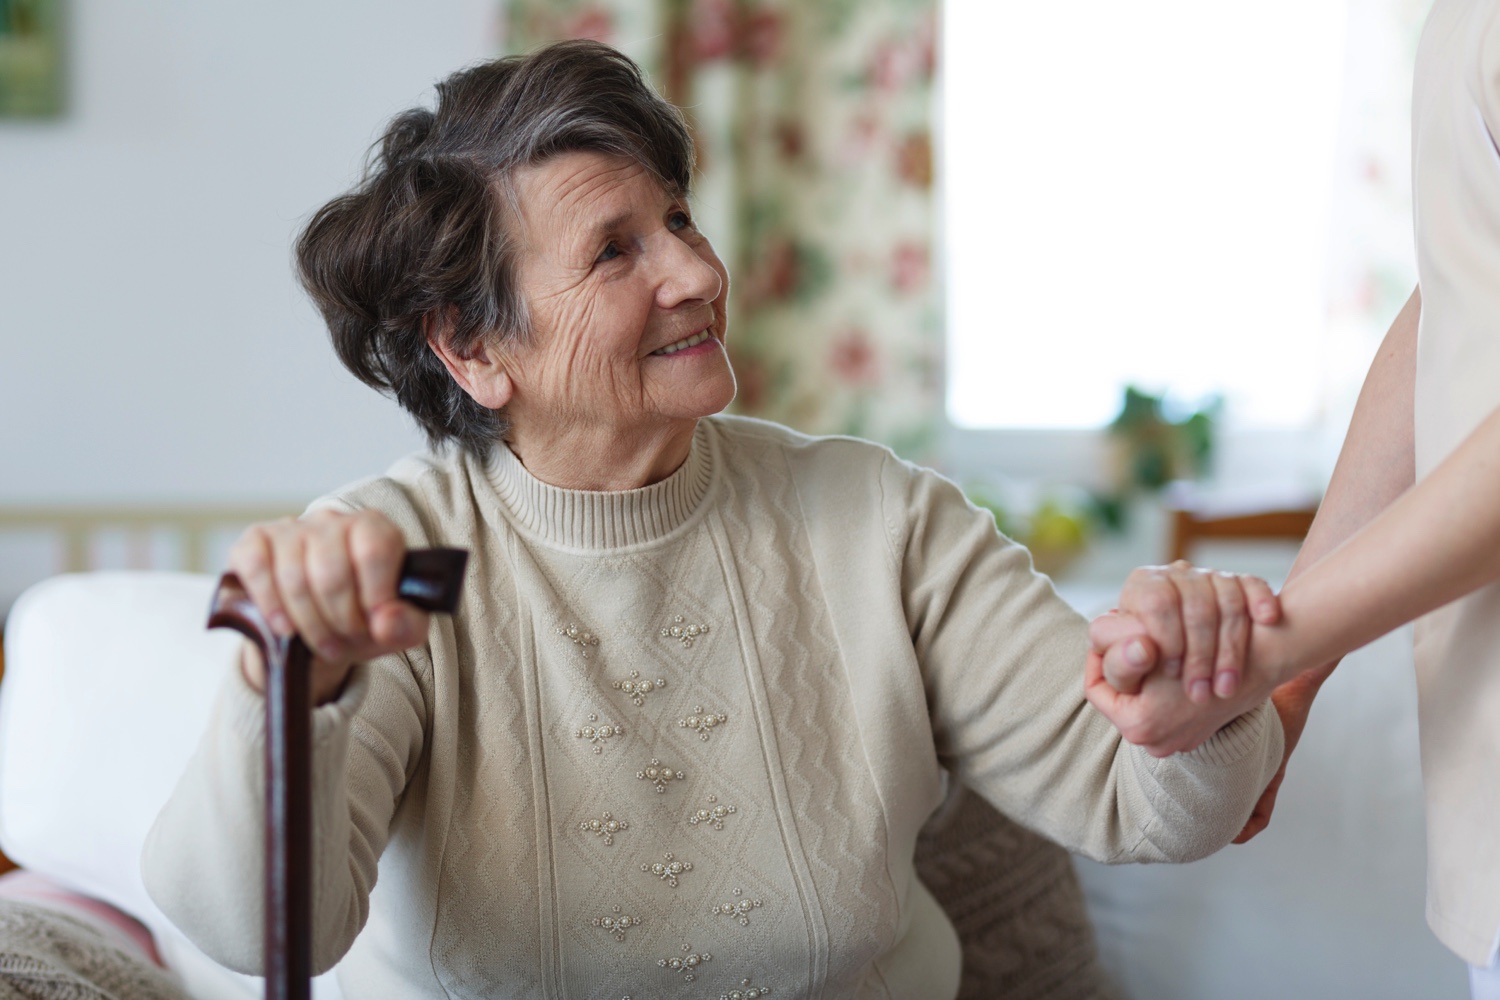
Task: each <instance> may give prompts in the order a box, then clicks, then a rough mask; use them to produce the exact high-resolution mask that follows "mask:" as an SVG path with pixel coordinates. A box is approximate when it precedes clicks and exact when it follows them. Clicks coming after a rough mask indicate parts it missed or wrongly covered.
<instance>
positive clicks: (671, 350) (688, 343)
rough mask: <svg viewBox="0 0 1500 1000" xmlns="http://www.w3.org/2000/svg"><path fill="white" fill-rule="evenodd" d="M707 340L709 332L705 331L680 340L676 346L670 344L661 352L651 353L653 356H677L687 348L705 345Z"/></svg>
mask: <svg viewBox="0 0 1500 1000" xmlns="http://www.w3.org/2000/svg"><path fill="white" fill-rule="evenodd" d="M707 339H708V331H707V330H704V331H703V332H702V333H695V334H693V335H692V336H691V337H684V338H683V339H681V340H679V341H678V342H677V343H675V344H668V345H667V346H666V347H663V348H662V349H661V350H659V351H652V352H651V353H652V354H676V353H677V352H678V351H681V350H683V349H685V348H688V347H697V346H698V345H699V344H701V343H703V342H704V341H705V340H707Z"/></svg>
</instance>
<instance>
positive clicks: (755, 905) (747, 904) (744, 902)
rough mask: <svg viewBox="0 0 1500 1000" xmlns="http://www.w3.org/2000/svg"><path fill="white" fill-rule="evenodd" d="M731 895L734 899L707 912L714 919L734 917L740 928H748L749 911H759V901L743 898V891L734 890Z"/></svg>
mask: <svg viewBox="0 0 1500 1000" xmlns="http://www.w3.org/2000/svg"><path fill="white" fill-rule="evenodd" d="M732 895H733V896H734V897H735V898H734V899H732V900H730V901H729V902H727V903H720V904H719V905H718V906H715V907H714V908H713V909H711V910H709V911H708V912H709V913H712V914H713V915H714V916H716V917H734V918H735V920H736V921H737V922H738V923H739V925H740V926H741V927H749V926H750V911H751V910H758V909H760V900H758V899H750V898H749V897H748V896H745V894H744V890H743V889H735V890H734V891H733V893H732Z"/></svg>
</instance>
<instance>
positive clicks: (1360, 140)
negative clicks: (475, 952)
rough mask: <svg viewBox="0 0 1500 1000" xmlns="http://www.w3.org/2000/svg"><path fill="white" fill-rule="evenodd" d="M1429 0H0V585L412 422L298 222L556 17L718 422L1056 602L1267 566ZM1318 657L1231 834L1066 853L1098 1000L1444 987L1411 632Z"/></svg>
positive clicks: (308, 484)
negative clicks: (295, 245)
mask: <svg viewBox="0 0 1500 1000" xmlns="http://www.w3.org/2000/svg"><path fill="white" fill-rule="evenodd" d="M1427 6H1428V3H1426V2H1424V0H1257V2H1255V3H1247V2H1243V0H1239V2H1218V0H1148V2H1145V3H1137V4H1119V3H1112V2H1109V0H1077V2H1073V3H1066V4H1063V3H1053V2H1044V0H428V2H425V3H422V4H415V3H410V2H396V0H317V2H311V3H309V2H297V3H293V2H290V0H262V2H260V3H255V4H226V3H195V2H190V0H108V2H106V0H0V619H3V615H4V611H5V609H7V608H8V607H9V606H10V605H11V603H12V602H13V601H14V600H15V599H16V597H17V596H18V595H19V594H20V593H21V592H22V591H23V590H25V589H26V588H27V587H28V586H30V585H32V584H34V583H36V582H38V581H40V580H42V579H44V578H46V577H49V576H51V575H53V574H56V573H59V572H63V571H68V570H80V569H113V568H126V567H131V568H158V569H174V568H189V569H196V570H201V571H216V568H217V567H219V566H220V565H221V564H222V562H223V555H224V551H225V549H226V548H227V546H228V544H229V542H230V541H231V540H232V539H233V538H234V536H235V534H236V533H237V532H238V530H239V529H240V528H241V527H242V526H243V525H244V524H245V523H247V522H248V521H250V520H254V519H260V518H264V517H268V516H279V515H283V514H295V513H297V512H299V511H300V510H301V509H302V508H303V506H304V505H305V504H306V503H307V502H308V501H309V500H310V499H312V498H314V497H316V496H318V495H320V494H322V493H324V492H327V491H328V490H330V489H332V488H334V487H336V486H339V485H341V484H343V483H346V482H348V481H350V480H352V479H355V478H358V477H361V476H366V475H370V474H372V473H376V472H378V471H379V470H382V469H384V468H385V467H386V466H387V465H388V464H389V463H390V462H391V461H393V460H394V459H396V458H397V457H399V456H400V455H402V454H404V453H407V452H409V451H412V450H415V449H417V448H420V447H421V446H422V440H421V437H420V435H419V434H418V433H417V432H416V430H415V428H414V427H413V426H412V424H411V423H410V422H409V421H408V420H407V419H406V418H405V417H404V416H403V415H402V413H401V412H400V411H399V410H398V408H397V407H396V406H395V404H394V403H392V402H390V401H388V400H385V399H382V398H381V397H380V396H378V395H377V394H376V393H374V392H372V391H371V390H369V389H367V388H366V387H364V386H362V385H360V384H358V383H357V382H356V381H355V380H354V379H353V378H352V377H351V376H350V375H348V374H347V373H345V372H344V371H343V370H342V368H341V367H340V365H339V363H338V361H337V359H336V358H335V357H334V355H333V352H332V351H331V350H330V348H329V346H328V343H327V338H326V335H325V333H324V330H323V328H322V324H321V321H320V320H319V318H318V316H317V315H316V313H315V312H314V310H313V308H312V306H311V305H310V304H309V303H308V301H307V300H306V299H305V297H304V296H303V294H302V293H301V291H300V289H299V288H298V287H297V284H296V282H295V280H294V278H293V274H292V267H291V252H290V245H291V241H292V239H293V237H294V234H295V233H296V232H297V231H298V229H299V227H300V226H301V225H302V224H303V223H304V222H305V221H306V219H307V218H308V217H309V215H310V213H311V212H312V211H313V210H314V209H315V208H316V207H317V206H319V205H321V204H322V203H323V202H324V201H326V200H327V199H328V198H330V197H332V196H333V195H334V194H336V193H338V192H341V191H343V190H345V189H346V188H347V187H349V186H350V184H351V183H352V182H353V181H354V180H355V179H356V178H357V177H358V175H359V171H360V168H361V165H362V162H363V156H364V153H365V151H366V150H367V149H368V147H369V146H370V144H371V142H372V141H373V140H374V139H375V138H376V135H377V132H378V130H379V128H380V126H381V124H382V123H383V122H384V121H385V120H386V119H388V118H389V117H390V116H391V115H392V114H394V113H395V112H397V111H400V110H402V109H404V108H406V107H408V106H411V105H413V104H416V103H423V102H427V101H430V98H431V86H432V84H433V83H434V82H435V81H436V80H438V79H439V78H441V77H443V76H445V75H446V74H448V73H449V72H451V71H452V70H453V69H455V68H456V67H459V66H462V65H464V64H467V63H470V62H473V61H475V60H479V59H482V58H486V57H490V56H493V55H496V54H500V53H504V52H508V51H525V50H527V49H529V48H531V47H534V46H536V45H538V44H541V43H544V42H547V41H551V40H554V39H558V38H563V37H577V36H587V37H594V38H599V39H602V40H605V41H609V42H611V43H613V44H615V45H617V46H619V47H620V48H622V49H624V50H625V51H626V52H627V53H629V54H630V55H631V56H633V57H634V58H636V59H637V60H638V61H640V62H641V64H642V65H643V66H644V67H645V68H646V70H647V71H648V73H649V74H650V76H651V78H652V79H653V81H654V82H655V83H656V84H657V86H658V87H659V88H660V89H661V90H662V91H663V92H664V93H665V94H666V95H667V96H668V97H669V98H671V99H672V100H674V101H675V102H677V103H678V104H679V105H680V106H682V107H683V108H684V109H685V110H686V111H687V113H688V116H689V118H690V121H691V124H692V127H693V130H694V133H695V137H696V139H697V142H698V147H699V154H700V165H699V166H700V171H699V176H698V178H697V180H696V185H697V189H696V193H695V201H696V211H697V214H698V222H699V225H700V226H701V227H702V228H703V229H704V230H705V231H706V232H707V233H708V235H709V236H710V238H711V239H712V240H713V242H714V244H715V246H716V247H717V248H718V250H719V252H720V254H721V255H722V256H723V257H724V258H725V261H726V263H727V264H728V265H729V269H730V272H731V274H732V275H733V277H734V291H733V295H732V297H731V309H732V315H731V320H730V348H731V354H732V356H733V359H734V364H735V369H736V372H737V375H738V379H739V398H738V401H737V402H736V409H737V410H738V411H739V412H742V413H746V414H751V415H757V416H764V417H767V418H769V419H773V420H777V421H781V422H784V423H787V424H789V425H791V426H793V427H795V428H798V429H800V430H803V431H807V432H810V433H820V434H822V433H837V434H854V435H858V436H861V437H867V438H872V439H875V440H878V441H882V442H884V443H886V444H888V445H890V446H891V447H892V448H894V449H895V450H896V451H897V452H898V453H900V454H901V455H903V456H904V457H907V458H910V459H912V460H914V461H918V462H922V463H925V464H930V465H933V466H935V467H937V468H939V469H941V470H943V471H944V472H946V473H948V474H949V475H950V476H952V477H953V478H954V479H955V480H957V481H958V482H959V483H960V484H961V485H963V486H964V487H965V489H966V490H967V491H968V492H969V494H970V496H971V497H972V499H973V500H974V501H975V502H976V503H978V504H980V505H982V506H986V507H989V508H990V509H992V510H993V511H994V512H995V514H996V518H997V521H998V523H999V524H1000V525H1001V527H1002V528H1003V529H1004V530H1005V531H1006V532H1007V533H1008V534H1011V535H1012V536H1013V537H1016V538H1018V539H1019V540H1021V541H1024V542H1026V543H1028V544H1029V545H1031V546H1032V548H1033V550H1034V552H1035V553H1036V557H1037V560H1038V563H1039V565H1041V566H1042V567H1043V568H1045V569H1046V570H1048V571H1049V572H1051V573H1052V574H1053V575H1054V578H1055V579H1056V580H1057V582H1058V584H1059V587H1060V589H1061V590H1062V591H1063V592H1064V594H1065V596H1068V597H1069V598H1070V599H1071V600H1073V601H1074V603H1075V604H1076V605H1077V606H1078V607H1079V608H1080V609H1081V610H1084V611H1086V612H1090V613H1092V612H1096V611H1098V610H1102V609H1104V608H1107V607H1108V606H1109V605H1110V601H1111V598H1112V596H1113V595H1114V594H1115V593H1117V592H1118V589H1119V586H1120V583H1121V582H1122V580H1123V578H1124V576H1125V574H1126V573H1127V572H1128V571H1129V570H1130V569H1131V568H1132V567H1134V566H1136V565H1139V564H1143V563H1150V562H1158V561H1163V560H1165V559H1167V558H1169V557H1170V556H1171V555H1173V554H1176V553H1178V552H1186V553H1187V554H1189V555H1190V556H1191V558H1193V559H1194V560H1195V561H1198V562H1202V563H1205V564H1208V565H1214V566H1216V567H1219V568H1224V569H1232V570H1244V571H1251V572H1257V573H1260V574H1262V575H1265V576H1267V577H1268V578H1271V579H1272V580H1273V581H1275V580H1277V579H1278V578H1279V577H1280V576H1281V575H1283V574H1284V573H1285V572H1286V570H1287V568H1288V567H1289V566H1290V563H1291V558H1292V555H1293V554H1294V553H1295V551H1296V545H1297V541H1296V540H1297V537H1298V535H1299V532H1301V531H1303V530H1305V528H1306V523H1307V520H1308V519H1309V518H1310V516H1311V513H1312V511H1313V510H1315V509H1316V504H1317V501H1318V497H1319V496H1320V493H1321V490H1322V487H1323V485H1324V484H1325V483H1326V481H1327V477H1328V475H1329V473H1330V471H1331V469H1332V466H1333V461H1334V459H1335V457H1336V455H1337V449H1338V445H1339V442H1340V441H1341V439H1342V435H1343V431H1344V428H1345V426H1346V424H1347V421H1348V418H1349V415H1350V413H1351V411H1352V409H1353V404H1354V399H1355V396H1356V394H1357V392H1358V389H1359V385H1360V381H1361V379H1362V377H1363V374H1364V371H1365V368H1366V366H1367V365H1368V363H1369V360H1370V358H1371V357H1372V356H1373V354H1374V351H1375V348H1376V346H1377V345H1378V343H1379V341H1380V338H1381V337H1382V336H1383V334H1384V332H1385V329H1386V327H1387V325H1388V324H1389V323H1390V321H1391V320H1392V319H1393V318H1394V317H1395V314H1396V312H1397V310H1398V309H1399V308H1400V306H1401V304H1402V303H1403V302H1404V301H1405V300H1406V298H1407V296H1408V295H1409V294H1410V292H1411V290H1412V288H1413V286H1414V284H1415V269H1414V261H1413V252H1412V247H1411V237H1410V232H1411V219H1410V201H1409V197H1408V187H1409V176H1408V175H1409V171H1408V141H1407V129H1408V120H1409V111H1410V78H1411V70H1412V61H1413V55H1414V51H1415V47H1416V42H1417V37H1418V32H1419V30H1420V27H1421V23H1422V20H1423V17H1424V16H1425V14H1426V9H1427ZM1352 659H1353V660H1359V663H1358V665H1356V664H1355V663H1353V662H1351V663H1349V664H1346V667H1345V668H1344V669H1342V670H1341V671H1340V672H1339V673H1338V674H1337V675H1336V676H1335V679H1334V680H1333V681H1332V682H1330V684H1329V686H1328V687H1327V688H1326V689H1325V693H1324V695H1323V697H1322V699H1320V702H1319V706H1320V707H1319V709H1318V710H1316V711H1315V712H1314V713H1313V716H1312V720H1311V724H1310V726H1309V729H1308V734H1307V736H1306V738H1305V740H1304V744H1303V748H1302V749H1301V750H1299V751H1298V756H1297V757H1294V758H1293V761H1292V766H1291V768H1290V771H1289V777H1288V780H1287V784H1286V786H1285V790H1284V791H1283V793H1282V797H1281V803H1280V806H1279V811H1278V814H1277V818H1276V819H1275V820H1274V821H1273V823H1272V826H1271V828H1270V830H1269V831H1268V832H1267V833H1265V834H1264V835H1262V837H1261V838H1259V839H1258V840H1256V841H1254V842H1252V843H1251V844H1250V845H1248V846H1243V847H1232V848H1229V849H1228V850H1227V851H1226V852H1224V853H1222V854H1220V855H1219V856H1216V857H1215V858H1212V859H1210V860H1208V861H1206V862H1202V863H1200V864H1198V865H1193V866H1188V867H1187V868H1185V869H1182V870H1181V871H1172V870H1146V869H1143V870H1136V871H1119V872H1115V871H1105V870H1103V869H1102V868H1101V867H1099V866H1092V865H1087V864H1081V866H1080V869H1081V872H1082V874H1083V877H1084V885H1085V890H1086V892H1087V893H1088V895H1089V901H1090V906H1091V911H1092V913H1093V917H1094V922H1095V925H1096V930H1097V934H1098V940H1099V945H1100V948H1101V951H1102V953H1103V957H1104V959H1105V964H1106V965H1107V966H1108V967H1109V968H1110V969H1111V970H1112V972H1113V974H1114V975H1115V977H1116V979H1117V980H1118V982H1119V986H1120V989H1121V991H1122V993H1123V994H1125V995H1128V996H1132V997H1135V998H1136V1000H1169V998H1172V997H1183V998H1184V1000H1186V998H1188V997H1199V998H1202V1000H1232V998H1235V997H1240V996H1244V997H1247V998H1248V997H1252V996H1254V997H1261V996H1266V995H1274V996H1279V997H1292V998H1296V997H1309V998H1311V997H1336V996H1360V997H1365V998H1372V997H1391V998H1395V997H1415V996H1422V997H1431V998H1439V1000H1440V998H1442V997H1450V996H1451V997H1459V996H1463V995H1464V992H1463V984H1464V978H1463V968H1462V966H1461V964H1460V963H1459V961H1458V960H1457V959H1456V958H1453V957H1452V956H1449V955H1448V954H1447V953H1446V952H1444V951H1443V950H1442V949H1441V947H1440V946H1439V945H1437V944H1436V942H1435V941H1434V940H1433V939H1432V938H1431V936H1430V934H1429V933H1428V931H1427V930H1426V928H1425V926H1424V924H1423V917H1422V912H1423V878H1424V872H1423V869H1422V864H1423V856H1422V851H1421V838H1422V827H1421V808H1420V787H1419V784H1420V775H1419V772H1418V769H1417V760H1416V755H1417V748H1416V738H1415V724H1416V723H1415V709H1414V707H1413V703H1414V694H1413V691H1412V685H1413V681H1412V676H1411V665H1410V654H1409V636H1408V635H1407V634H1406V633H1401V634H1398V635H1396V636H1393V637H1389V638H1387V639H1385V640H1382V641H1381V642H1379V643H1377V644H1375V646H1374V647H1371V649H1369V650H1366V651H1362V652H1361V653H1360V654H1357V655H1356V657H1355V658H1352ZM1325 703H1333V704H1336V705H1337V706H1338V708H1330V707H1328V706H1327V704H1325ZM1351 773H1352V774H1355V775H1364V777H1363V778H1362V779H1360V781H1359V784H1358V785H1354V784H1351V781H1352V780H1353V779H1351V778H1350V774H1351ZM1377 775H1380V776H1382V783H1381V784H1380V785H1379V786H1376V784H1375V778H1376V776H1377ZM1204 872H1206V873H1207V874H1203V873H1204ZM1204 879H1210V880H1211V883H1206V882H1204V881H1203V880H1204ZM1205 884H1212V886H1213V891H1212V892H1210V893H1205V892H1201V891H1199V890H1198V888H1197V887H1201V886H1202V885H1205ZM1195 893H1196V895H1195ZM1371 893H1375V895H1371ZM1184 901H1186V902H1184ZM1143 955H1144V956H1146V958H1145V959H1144V960H1143V959H1142V958H1141V956H1143ZM1398 956H1399V957H1398Z"/></svg>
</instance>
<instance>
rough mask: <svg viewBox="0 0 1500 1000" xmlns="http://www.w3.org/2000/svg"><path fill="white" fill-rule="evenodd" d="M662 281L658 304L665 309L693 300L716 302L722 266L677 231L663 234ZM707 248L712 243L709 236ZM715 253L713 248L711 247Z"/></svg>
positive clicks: (703, 244)
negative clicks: (714, 264) (718, 266)
mask: <svg viewBox="0 0 1500 1000" xmlns="http://www.w3.org/2000/svg"><path fill="white" fill-rule="evenodd" d="M661 239H662V243H663V247H664V249H663V252H662V255H661V258H660V260H661V266H662V275H661V283H660V284H659V285H658V286H657V305H658V306H660V307H661V308H663V309H673V308H676V307H677V306H680V305H684V304H690V303H693V302H712V301H713V300H714V299H716V298H718V297H719V292H720V290H721V288H722V286H723V279H722V278H721V277H720V276H719V272H718V270H717V269H716V268H715V267H714V266H713V265H712V264H711V263H709V261H708V260H706V259H705V258H704V257H703V255H702V254H700V253H699V252H698V250H697V249H696V248H695V247H694V246H692V245H690V244H689V243H688V242H687V241H685V240H683V239H682V238H681V237H679V236H677V235H676V234H671V233H669V234H664V235H663V236H662V237H661ZM702 246H703V247H704V248H707V247H708V242H707V241H706V240H705V241H704V242H703V243H702ZM708 252H709V254H710V255H711V254H712V253H713V251H712V250H709V251H708Z"/></svg>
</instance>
